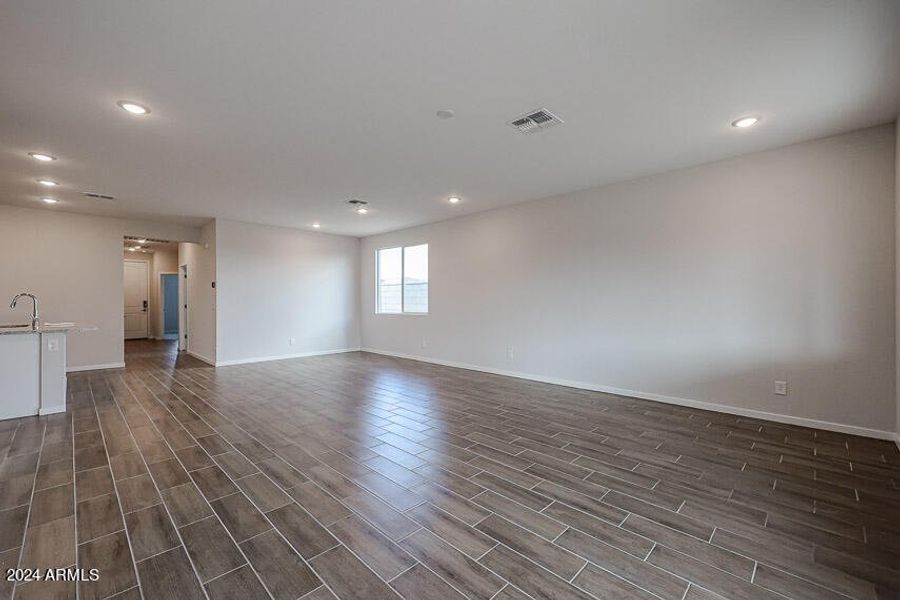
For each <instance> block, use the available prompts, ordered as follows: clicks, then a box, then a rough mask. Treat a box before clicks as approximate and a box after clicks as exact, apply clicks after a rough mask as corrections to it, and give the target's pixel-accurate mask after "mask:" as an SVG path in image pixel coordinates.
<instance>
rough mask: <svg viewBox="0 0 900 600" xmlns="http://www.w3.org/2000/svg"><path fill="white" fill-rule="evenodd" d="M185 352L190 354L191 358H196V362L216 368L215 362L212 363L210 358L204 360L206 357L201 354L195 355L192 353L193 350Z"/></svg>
mask: <svg viewBox="0 0 900 600" xmlns="http://www.w3.org/2000/svg"><path fill="white" fill-rule="evenodd" d="M185 352H187V353H188V354H190V355H191V356H193V357H194V358H196V359H197V360H200V361H203V362H205V363H206V364H208V365H209V366H211V367H215V366H216V361H214V360H213V359H211V358H206V357H205V356H203V355H202V354H197V353H196V352H194V351H193V350H185Z"/></svg>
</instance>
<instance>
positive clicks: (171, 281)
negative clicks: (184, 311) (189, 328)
mask: <svg viewBox="0 0 900 600" xmlns="http://www.w3.org/2000/svg"><path fill="white" fill-rule="evenodd" d="M161 277H162V309H163V335H165V336H167V337H173V338H174V337H175V336H177V335H178V275H177V274H176V273H171V274H169V273H166V274H164V275H161Z"/></svg>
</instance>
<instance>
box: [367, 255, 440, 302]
mask: <svg viewBox="0 0 900 600" xmlns="http://www.w3.org/2000/svg"><path fill="white" fill-rule="evenodd" d="M375 288H376V289H375V312H376V313H379V314H402V313H417V314H423V313H427V312H428V244H420V245H418V246H405V247H402V248H384V249H382V250H379V251H378V252H376V253H375Z"/></svg>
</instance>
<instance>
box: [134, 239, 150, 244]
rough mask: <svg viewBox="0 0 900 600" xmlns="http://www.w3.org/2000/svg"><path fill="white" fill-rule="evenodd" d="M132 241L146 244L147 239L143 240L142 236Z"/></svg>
mask: <svg viewBox="0 0 900 600" xmlns="http://www.w3.org/2000/svg"><path fill="white" fill-rule="evenodd" d="M134 241H136V242H137V243H138V244H146V243H147V240H145V239H143V238H142V239H139V240H134Z"/></svg>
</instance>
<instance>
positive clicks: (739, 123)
mask: <svg viewBox="0 0 900 600" xmlns="http://www.w3.org/2000/svg"><path fill="white" fill-rule="evenodd" d="M757 123H759V117H741V118H740V119H737V120H735V121H732V122H731V126H732V127H737V128H739V129H746V128H747V127H752V126H753V125H756V124H757Z"/></svg>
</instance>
